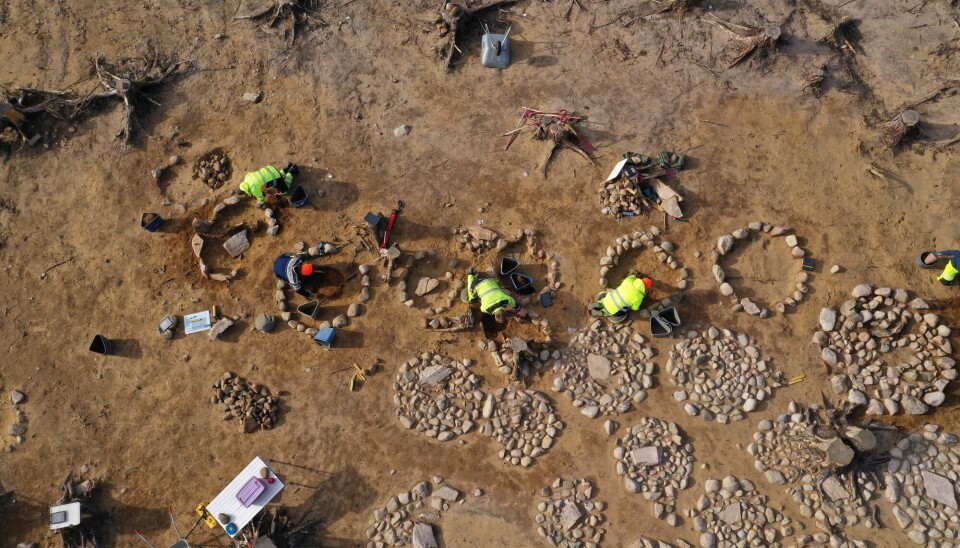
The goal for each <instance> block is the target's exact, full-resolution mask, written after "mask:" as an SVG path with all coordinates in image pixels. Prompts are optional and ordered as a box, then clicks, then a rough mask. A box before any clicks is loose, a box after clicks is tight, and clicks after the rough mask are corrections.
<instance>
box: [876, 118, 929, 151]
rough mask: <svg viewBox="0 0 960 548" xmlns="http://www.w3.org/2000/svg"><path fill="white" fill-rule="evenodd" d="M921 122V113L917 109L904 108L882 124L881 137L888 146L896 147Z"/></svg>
mask: <svg viewBox="0 0 960 548" xmlns="http://www.w3.org/2000/svg"><path fill="white" fill-rule="evenodd" d="M919 122H920V115H919V114H917V111H915V110H904V111H903V112H900V113H898V114H896V115H895V116H893V117H892V118H891V119H890V120H888V121H886V122H884V123H882V124H880V138H881V140H883V143H884V144H885V145H887V146H888V147H895V146H897V145H898V144H900V142H901V141H903V138H904V137H906V136H907V134H908V133H910V132H911V131H912V130H914V129H915V128H916V127H917V124H918V123H919Z"/></svg>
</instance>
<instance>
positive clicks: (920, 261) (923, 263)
mask: <svg viewBox="0 0 960 548" xmlns="http://www.w3.org/2000/svg"><path fill="white" fill-rule="evenodd" d="M931 255H933V256H934V259H935V260H934V261H933V262H932V263H927V262H926V261H925V260H924V259H927V258H929V257H930V256H931ZM939 260H940V258H939V257H937V256H936V254H935V252H933V251H924V252H923V253H921V254H920V256H919V257H917V267H919V268H936V267H937V261H939Z"/></svg>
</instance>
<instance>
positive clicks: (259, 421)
mask: <svg viewBox="0 0 960 548" xmlns="http://www.w3.org/2000/svg"><path fill="white" fill-rule="evenodd" d="M210 403H212V404H216V405H218V406H219V407H220V411H222V412H223V416H222V419H223V420H225V421H229V420H234V419H237V420H238V422H239V423H240V431H241V432H246V433H247V434H250V433H252V432H255V431H257V430H269V429H271V428H273V426H274V425H276V423H277V419H278V417H279V415H280V398H279V397H277V396H271V395H270V389H269V388H267V387H266V386H263V385H262V384H256V383H251V382H247V380H246V379H244V378H242V377H238V376H236V375H234V374H233V373H231V372H229V371H228V372H226V373H224V374H223V378H222V379H221V380H218V381H217V382H215V383H213V395H212V396H210Z"/></svg>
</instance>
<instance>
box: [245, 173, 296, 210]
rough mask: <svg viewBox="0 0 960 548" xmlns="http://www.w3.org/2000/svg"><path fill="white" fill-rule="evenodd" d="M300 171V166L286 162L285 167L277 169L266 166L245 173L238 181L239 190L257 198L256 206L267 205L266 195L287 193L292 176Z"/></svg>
mask: <svg viewBox="0 0 960 548" xmlns="http://www.w3.org/2000/svg"><path fill="white" fill-rule="evenodd" d="M299 173H300V167H299V166H297V164H294V163H288V164H287V167H285V168H283V169H282V170H281V169H277V168H275V167H273V166H267V167H263V168H260V169H258V170H257V171H252V172H250V173H247V174H246V176H244V178H243V182H242V183H240V191H241V192H243V193H244V194H246V195H248V196H252V197H254V198H256V199H257V207H258V208H260V209H263V208H265V207H267V202H266V200H267V196H273V195H275V194H289V193H290V188H291V187H292V186H293V178H294V177H295V176H296V175H297V174H299Z"/></svg>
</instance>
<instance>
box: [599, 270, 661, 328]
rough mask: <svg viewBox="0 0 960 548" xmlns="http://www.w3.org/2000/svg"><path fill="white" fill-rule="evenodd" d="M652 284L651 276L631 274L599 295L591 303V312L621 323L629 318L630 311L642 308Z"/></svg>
mask: <svg viewBox="0 0 960 548" xmlns="http://www.w3.org/2000/svg"><path fill="white" fill-rule="evenodd" d="M652 285H653V280H651V279H650V278H638V277H636V276H635V275H633V274H631V275H630V276H627V277H626V278H625V279H624V280H623V282H621V283H620V287H618V288H616V289H614V290H613V291H606V292H603V293H600V294H599V295H597V302H595V303H593V304H591V305H590V313H591V314H593V315H594V316H603V317H605V318H609V319H610V321H612V322H614V323H620V322H622V321H624V320H626V319H627V313H628V312H629V311H631V310H633V311H637V310H640V304H641V303H643V298H644V297H646V296H647V291H650V287H651V286H652Z"/></svg>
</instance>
